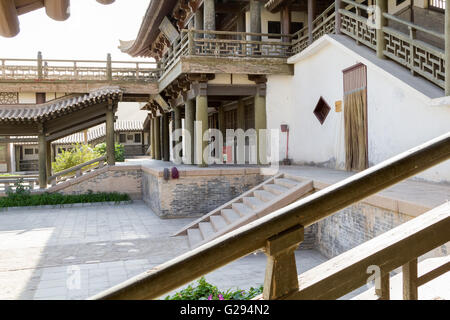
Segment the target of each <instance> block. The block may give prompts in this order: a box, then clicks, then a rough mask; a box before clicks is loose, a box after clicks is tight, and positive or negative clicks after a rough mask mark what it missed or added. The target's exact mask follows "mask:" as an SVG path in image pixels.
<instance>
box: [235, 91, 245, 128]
mask: <svg viewBox="0 0 450 320" xmlns="http://www.w3.org/2000/svg"><path fill="white" fill-rule="evenodd" d="M237 127H238V129H242V130H244V131H245V103H244V100H242V99H239V101H238V106H237Z"/></svg>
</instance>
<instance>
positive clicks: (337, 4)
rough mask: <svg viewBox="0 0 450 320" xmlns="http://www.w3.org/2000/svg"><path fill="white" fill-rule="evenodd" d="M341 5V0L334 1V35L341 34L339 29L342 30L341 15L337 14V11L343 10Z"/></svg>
mask: <svg viewBox="0 0 450 320" xmlns="http://www.w3.org/2000/svg"><path fill="white" fill-rule="evenodd" d="M343 7H344V6H343V4H342V1H341V0H336V1H335V2H334V11H335V18H334V32H335V33H336V34H342V32H341V28H342V20H341V19H342V18H341V13H340V12H339V10H341V9H342V8H343Z"/></svg>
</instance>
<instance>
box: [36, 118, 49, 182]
mask: <svg viewBox="0 0 450 320" xmlns="http://www.w3.org/2000/svg"><path fill="white" fill-rule="evenodd" d="M38 141H39V188H41V189H47V141H45V131H44V126H43V125H42V124H40V125H39V136H38Z"/></svg>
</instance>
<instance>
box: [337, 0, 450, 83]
mask: <svg viewBox="0 0 450 320" xmlns="http://www.w3.org/2000/svg"><path fill="white" fill-rule="evenodd" d="M341 1H342V2H345V3H347V4H349V5H351V9H348V8H347V9H340V10H339V13H340V16H341V26H342V27H341V32H342V33H343V34H346V35H348V36H350V37H352V38H353V39H355V40H356V41H357V43H361V44H364V45H366V46H368V47H369V48H371V49H373V50H377V30H376V29H375V28H373V27H371V26H370V25H369V24H368V20H367V16H368V13H369V11H370V10H371V8H369V7H368V6H366V5H362V4H360V3H358V2H356V1H351V0H341ZM383 17H384V18H386V19H387V20H388V21H392V22H395V23H398V24H401V25H403V26H406V27H407V28H408V29H409V34H405V33H402V32H401V31H399V30H397V29H394V28H391V27H388V26H382V28H381V31H382V32H383V38H384V40H385V46H384V48H383V54H384V56H386V57H388V58H389V59H391V60H394V61H396V62H397V63H399V64H401V65H403V66H405V67H407V68H408V69H410V70H411V72H412V73H413V74H418V75H421V76H422V77H424V78H426V79H428V80H429V81H431V82H433V83H435V84H436V85H438V86H440V87H441V88H445V52H444V51H443V50H441V49H439V48H437V47H435V46H433V45H431V44H429V43H426V42H424V41H420V40H417V39H416V32H417V31H420V32H422V33H424V34H426V35H429V36H432V37H434V38H437V39H440V40H444V39H445V37H444V34H442V33H439V32H435V31H432V30H429V29H426V28H424V27H421V26H418V25H416V24H413V23H411V22H408V21H405V20H402V19H400V18H398V17H396V16H394V15H391V14H388V13H383Z"/></svg>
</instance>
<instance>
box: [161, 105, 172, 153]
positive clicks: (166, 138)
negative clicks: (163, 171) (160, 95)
mask: <svg viewBox="0 0 450 320" xmlns="http://www.w3.org/2000/svg"><path fill="white" fill-rule="evenodd" d="M169 131H170V129H169V114H168V113H167V112H165V113H164V114H163V116H162V143H163V145H162V147H163V148H162V149H163V160H164V161H170V146H169V143H170V134H169Z"/></svg>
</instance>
